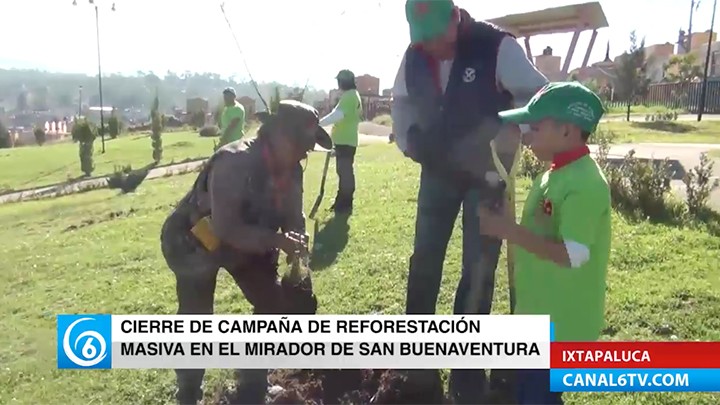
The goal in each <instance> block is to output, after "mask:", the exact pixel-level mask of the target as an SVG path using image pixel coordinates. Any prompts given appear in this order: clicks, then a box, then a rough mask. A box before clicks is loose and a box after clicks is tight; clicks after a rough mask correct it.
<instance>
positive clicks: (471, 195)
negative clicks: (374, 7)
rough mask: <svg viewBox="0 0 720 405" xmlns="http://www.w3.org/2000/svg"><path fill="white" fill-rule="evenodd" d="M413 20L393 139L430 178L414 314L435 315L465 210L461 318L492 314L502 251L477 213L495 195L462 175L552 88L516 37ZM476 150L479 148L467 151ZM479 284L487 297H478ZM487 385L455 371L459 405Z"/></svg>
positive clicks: (423, 8)
mask: <svg viewBox="0 0 720 405" xmlns="http://www.w3.org/2000/svg"><path fill="white" fill-rule="evenodd" d="M405 13H406V17H407V21H408V23H409V26H410V40H411V45H410V46H409V47H408V49H407V51H406V52H405V55H404V56H403V60H402V62H401V65H400V69H399V70H398V73H397V77H396V78H395V85H394V87H393V105H392V118H393V133H394V135H395V142H396V144H397V145H398V148H399V149H400V150H401V151H402V152H403V153H404V154H405V155H406V156H408V157H410V158H411V159H413V160H414V161H416V162H418V163H419V164H420V165H421V168H422V171H421V175H420V191H419V193H418V199H417V217H416V223H415V242H414V251H413V255H412V257H411V258H410V272H409V275H408V286H407V302H406V313H408V314H434V313H435V306H436V302H437V297H438V293H439V290H440V280H441V277H442V268H443V262H444V260H445V253H446V250H447V245H448V242H449V239H450V235H451V233H452V229H453V227H454V224H455V220H456V218H457V216H458V213H459V210H460V207H461V206H462V207H463V218H462V221H463V222H462V224H463V244H462V246H463V257H462V276H461V279H460V283H459V285H458V287H457V291H456V295H455V308H454V312H455V313H475V314H488V313H490V310H491V305H492V299H493V289H494V284H495V269H496V267H497V262H498V256H499V254H500V247H501V246H502V241H501V240H499V239H496V238H493V237H488V236H482V235H481V234H480V230H479V221H478V217H477V214H476V212H477V206H478V204H479V203H480V201H481V200H483V199H485V198H487V194H488V192H487V189H483V188H481V187H478V186H477V183H476V182H472V181H470V182H468V181H466V180H467V179H465V177H466V176H464V174H466V173H465V172H466V170H453V168H458V169H463V168H465V167H466V166H467V164H468V163H471V165H474V166H475V167H478V168H481V169H479V170H478V172H482V171H483V170H484V169H482V168H487V169H490V168H492V167H493V163H492V159H491V154H490V152H489V150H488V149H489V140H490V139H493V138H495V135H496V134H497V133H498V131H500V125H501V124H500V123H499V119H498V112H499V111H502V110H504V109H508V108H514V107H515V106H522V105H525V103H526V102H527V101H528V100H529V99H530V98H531V97H532V96H533V95H534V94H535V93H536V92H537V90H538V89H540V88H541V87H542V86H544V85H545V84H546V83H547V79H546V78H545V76H543V75H542V74H541V73H540V72H538V71H537V69H535V67H534V66H533V63H532V62H531V61H530V60H528V58H527V56H526V54H525V50H524V49H523V48H522V47H521V46H520V44H519V43H518V42H517V41H516V39H515V38H514V36H513V35H511V34H510V33H508V32H505V31H503V30H502V29H500V28H498V27H496V26H494V25H492V24H489V23H486V22H483V21H475V20H474V19H472V17H470V15H469V14H468V13H467V12H466V11H465V10H462V9H459V8H458V7H457V6H455V5H454V4H453V2H452V0H407V3H406V7H405ZM515 131H517V127H515ZM516 133H517V132H516ZM468 140H470V144H471V145H472V146H474V147H473V148H468V147H466V145H467V142H468ZM473 142H474V143H473ZM510 160H512V157H511V159H510ZM504 165H506V166H507V164H504ZM475 174H477V173H475ZM471 273H472V274H471ZM471 277H472V278H473V281H472V283H473V284H476V283H477V285H480V286H481V288H480V289H479V290H480V291H476V290H473V295H472V297H469V294H468V293H469V291H470V284H471V282H470V279H471ZM469 298H471V299H470V300H469ZM469 301H473V302H469ZM485 385H486V382H485V370H452V371H451V375H450V390H451V394H452V395H453V397H454V400H455V402H456V403H478V402H481V401H482V397H483V395H484V392H485Z"/></svg>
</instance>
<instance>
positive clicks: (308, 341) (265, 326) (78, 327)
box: [57, 314, 552, 369]
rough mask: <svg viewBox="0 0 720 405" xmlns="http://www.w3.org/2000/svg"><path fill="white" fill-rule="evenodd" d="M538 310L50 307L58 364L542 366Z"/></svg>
mask: <svg viewBox="0 0 720 405" xmlns="http://www.w3.org/2000/svg"><path fill="white" fill-rule="evenodd" d="M551 335H552V325H551V324H550V318H549V316H545V315H532V316H531V315H512V316H508V315H313V316H308V315H297V316H280V315H106V314H102V315H99V314H92V315H90V314H88V315H85V314H83V315H58V317H57V342H58V351H57V353H58V368H61V369H70V368H71V369H109V368H126V369H173V368H188V369H193V368H194V369H206V368H218V369H220V368H226V369H238V368H247V369H253V368H256V369H264V368H267V369H272V368H320V369H322V368H324V369H341V368H350V369H352V368H356V369H360V368H404V369H438V368H454V369H463V368H464V369H488V368H493V369H549V368H550V341H551V340H552V336H551Z"/></svg>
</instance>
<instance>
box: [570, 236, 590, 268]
mask: <svg viewBox="0 0 720 405" xmlns="http://www.w3.org/2000/svg"><path fill="white" fill-rule="evenodd" d="M564 242H565V250H567V254H568V258H569V259H570V267H572V268H573V269H577V268H578V267H581V266H582V265H583V264H585V263H587V261H588V260H590V249H588V247H587V246H585V245H583V244H582V243H578V242H575V241H572V240H565V241H564Z"/></svg>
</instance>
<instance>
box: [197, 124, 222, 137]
mask: <svg viewBox="0 0 720 405" xmlns="http://www.w3.org/2000/svg"><path fill="white" fill-rule="evenodd" d="M199 134H200V136H202V137H215V136H220V128H218V127H217V126H215V125H208V126H205V127H202V128H201V129H200V131H199Z"/></svg>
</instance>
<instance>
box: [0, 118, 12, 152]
mask: <svg viewBox="0 0 720 405" xmlns="http://www.w3.org/2000/svg"><path fill="white" fill-rule="evenodd" d="M11 147H12V141H11V139H10V131H8V129H7V127H6V126H5V124H3V123H2V122H0V149H4V148H11Z"/></svg>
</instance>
